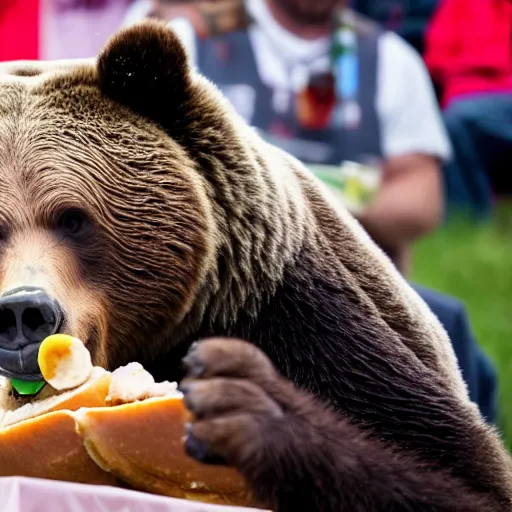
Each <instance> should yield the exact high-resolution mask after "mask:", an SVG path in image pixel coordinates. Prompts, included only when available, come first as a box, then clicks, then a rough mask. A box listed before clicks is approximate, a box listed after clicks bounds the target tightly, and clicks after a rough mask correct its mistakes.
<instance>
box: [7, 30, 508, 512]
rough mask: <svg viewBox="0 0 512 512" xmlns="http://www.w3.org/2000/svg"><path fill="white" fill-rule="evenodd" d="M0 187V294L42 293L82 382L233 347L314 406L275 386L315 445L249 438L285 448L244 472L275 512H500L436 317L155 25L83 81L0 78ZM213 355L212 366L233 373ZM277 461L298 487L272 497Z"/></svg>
mask: <svg viewBox="0 0 512 512" xmlns="http://www.w3.org/2000/svg"><path fill="white" fill-rule="evenodd" d="M0 184H1V185H0V294H3V293H5V292H6V291H8V290H10V289H12V288H13V287H17V286H22V285H27V284H30V285H32V286H39V287H42V288H44V289H45V290H46V291H47V292H48V293H49V294H50V295H51V296H52V297H54V298H56V299H57V300H58V301H59V302H60V304H61V306H62V308H63V310H64V313H65V323H64V326H63V329H64V330H65V331H67V332H70V333H71V334H74V335H75V336H79V337H81V338H82V339H84V340H85V341H86V343H87V344H88V347H89V348H90V350H91V352H92V354H93V358H94V361H95V362H96V363H97V364H100V365H103V366H105V367H108V368H111V369H112V368H115V367H117V366H119V365H121V364H125V363H127V362H128V361H131V360H138V361H140V362H141V363H143V364H145V365H146V366H147V367H148V369H150V370H151V371H152V372H153V373H154V375H155V376H156V377H157V378H162V377H165V378H171V379H173V378H177V379H178V378H180V377H181V376H182V373H181V370H180V361H181V358H182V356H183V355H184V354H185V353H186V352H187V350H188V349H189V347H190V345H191V343H192V342H193V341H194V340H196V339H202V338H207V337H211V336H225V337H230V338H241V339H244V340H248V341H249V342H251V343H252V344H254V345H255V346H257V347H258V348H259V349H261V350H262V351H263V352H265V353H266V354H267V356H268V357H269V358H270V360H271V361H272V362H273V364H274V365H275V367H276V368H277V369H278V371H279V372H280V374H281V375H282V376H283V377H285V378H287V379H290V380H291V381H292V382H293V383H294V384H295V385H297V386H298V387H299V388H302V389H303V390H304V391H309V392H312V393H313V394H315V395H316V396H317V397H319V398H320V399H321V400H322V401H323V402H324V403H325V404H326V405H319V404H318V403H316V402H312V401H311V400H310V399H309V398H308V397H307V395H306V394H304V391H302V392H299V391H297V390H293V392H292V391H290V390H289V391H287V392H286V393H285V394H284V395H283V396H288V397H289V399H290V400H292V401H293V404H294V406H292V405H290V410H291V411H292V416H293V417H300V416H301V414H302V412H301V407H302V406H301V405H300V404H301V403H302V401H304V404H306V405H304V411H305V413H304V414H312V415H317V416H318V417H317V418H315V421H314V423H316V427H315V428H316V430H315V433H314V434H311V432H309V433H308V432H304V431H302V430H300V429H298V430H297V431H294V430H293V428H292V429H290V430H289V431H287V434H285V433H283V432H279V430H278V429H275V430H271V431H269V432H267V434H268V436H267V437H265V438H262V437H261V436H259V437H256V438H248V442H253V443H254V446H253V448H255V453H256V452H257V453H260V454H263V453H267V454H268V453H269V452H268V447H269V446H271V445H272V446H273V445H274V443H275V442H277V440H278V439H280V438H281V436H283V435H288V436H292V437H294V439H291V440H289V441H290V442H292V444H293V443H295V449H294V450H289V451H285V452H280V453H281V454H282V459H280V460H279V461H277V460H270V459H268V461H269V464H270V466H271V467H273V468H274V470H275V473H274V474H270V473H269V475H267V476H269V477H270V478H267V479H265V476H264V477H263V480H261V478H260V480H257V479H256V477H255V476H254V474H251V473H250V471H245V474H246V475H247V476H248V478H249V481H250V482H251V483H252V484H253V486H254V487H257V489H256V490H257V491H258V493H259V495H260V496H263V497H264V498H267V499H269V500H271V501H272V504H273V505H274V507H275V509H276V510H279V511H282V510H296V509H297V508H296V507H295V508H294V503H308V504H309V505H308V507H309V508H308V510H311V511H313V510H329V511H330V510H332V511H334V510H369V508H368V503H370V502H366V501H365V500H366V498H365V494H368V493H370V491H369V490H368V488H366V487H365V485H366V484H367V485H369V486H372V488H373V492H372V493H370V494H371V495H372V496H373V497H374V498H375V496H377V497H379V496H382V501H381V504H380V505H377V504H376V503H377V502H376V501H375V500H374V501H373V502H371V503H372V507H374V509H375V510H476V509H474V508H471V507H470V505H468V504H467V503H469V502H468V496H471V497H472V498H474V499H475V500H476V499H477V497H476V494H477V493H482V494H483V495H485V496H487V497H486V498H482V499H488V500H489V503H490V505H489V507H493V508H489V507H488V508H486V510H507V509H509V508H510V506H511V498H512V489H511V485H512V475H511V466H510V459H509V456H508V454H507V453H506V452H505V450H504V448H503V446H502V445H501V443H500V440H499V438H498V436H497V434H496V432H495V431H494V430H493V429H492V428H490V427H488V426H486V424H485V423H484V421H483V420H482V418H481V417H480V415H479V413H478V411H477V409H476V406H475V405H474V404H472V403H470V401H469V399H468V395H467V392H466V389H465V386H464V384H463V381H462V378H461V375H460V372H459V370H458V367H457V364H456V360H455V356H454V353H453V350H452V348H451V346H450V343H449V340H448V338H447V335H446V333H445V331H444V330H443V328H442V327H441V326H440V324H439V322H438V321H437V319H436V318H435V317H434V315H433V314H432V313H431V312H430V311H429V310H428V308H427V307H426V305H425V304H424V303H423V302H422V301H421V300H420V299H419V297H418V296H417V295H416V294H415V292H413V291H412V290H411V288H410V287H409V286H408V285H407V283H406V282H405V281H404V280H403V279H402V278H401V277H400V275H399V274H398V273H397V271H396V270H395V269H394V268H393V266H392V264H391V263H390V262H389V261H388V260H387V258H386V257H385V256H384V255H383V254H382V253H381V251H379V250H378V249H377V248H376V246H375V245H374V244H373V242H371V240H370V239H369V238H368V236H367V235H366V234H365V233H364V232H363V230H362V229H361V228H360V226H359V224H358V223H357V222H356V221H355V220H354V219H353V218H352V217H351V216H350V215H349V214H348V213H347V212H345V211H344V210H343V209H342V208H341V207H340V206H338V205H337V203H336V201H335V199H334V198H333V197H332V196H331V195H330V194H329V192H328V191H327V190H326V189H325V188H324V187H323V185H321V184H320V183H319V182H318V181H317V180H316V179H315V178H314V177H313V176H311V175H310V173H308V172H307V171H306V169H305V168H304V167H303V166H302V165H301V164H300V163H299V162H298V161H296V160H295V159H294V158H292V157H290V156H289V155H287V154H285V153H284V152H282V151H280V150H278V149H276V148H273V147H271V146H270V145H268V144H267V143H265V142H264V141H262V140H261V139H260V138H259V137H258V136H257V135H256V133H255V132H254V131H253V130H252V129H251V128H249V127H248V126H246V125H245V124H244V123H243V121H242V120H241V119H240V118H239V117H238V116H237V114H236V113H235V112H234V111H233V109H232V108H231V107H230V106H229V105H228V103H227V101H226V100H225V99H224V98H223V97H222V96H221V94H220V93H219V92H218V91H217V90H216V88H215V87H214V86H213V85H212V84H210V83H209V82H207V81H206V80H204V79H203V78H202V77H200V76H198V75H197V74H196V73H195V72H193V71H192V70H191V69H190V68H189V65H188V62H187V58H186V54H185V52H184V50H183V48H182V46H181V44H180V43H179V42H178V39H177V38H176V37H175V35H174V34H173V33H172V32H171V31H169V30H167V29H166V28H165V27H164V26H163V25H160V24H158V23H155V22H148V23H145V24H142V25H140V26H137V27H134V28H131V29H128V30H124V31H122V32H120V33H118V34H117V35H116V36H115V37H114V38H113V39H112V40H111V41H110V42H109V44H108V45H107V47H106V49H105V50H104V51H103V52H102V54H101V55H100V57H99V59H98V61H97V64H96V65H95V64H94V63H93V62H89V61H84V62H77V61H75V62H60V63H38V62H30V63H25V62H21V63H6V64H3V65H1V66H0ZM76 215H78V216H79V219H80V223H79V229H78V231H77V230H76V229H70V225H71V224H72V225H73V226H75V227H76V224H73V223H72V222H71V224H70V219H72V220H74V219H76ZM233 347H234V348H233V350H234V355H230V352H229V351H228V352H227V354H226V357H227V358H228V360H231V359H233V358H234V360H237V361H239V362H240V359H237V358H236V353H235V352H236V350H235V347H236V345H235V342H233ZM255 357H256V356H255ZM241 377H242V378H244V379H245V378H247V376H246V375H245V374H243V373H242V375H241ZM272 382H277V381H276V379H274V380H273V381H272ZM283 386H285V387H286V384H284V383H283ZM263 389H266V388H265V387H263ZM267 391H269V390H268V389H267ZM277 392H278V391H277ZM280 400H281V399H279V400H278V399H276V400H275V401H276V403H278V405H279V406H280V407H282V406H283V402H282V400H281V401H280ZM297 404H298V405H297ZM239 405H243V404H239ZM246 405H247V404H246ZM326 406H327V407H330V408H331V409H333V411H336V414H337V415H334V414H335V413H334V412H332V413H331V412H329V411H327V409H325V407H326ZM302 419H304V418H303V417H302ZM291 423H293V422H291ZM356 426H357V427H356ZM308 428H309V427H308ZM324 431H325V437H323V432H324ZM363 431H364V432H365V435H364V436H363V433H362V432H363ZM274 434H275V436H276V439H273V438H272V436H273V435H274ZM300 435H304V438H303V439H304V440H307V439H310V440H311V442H310V443H307V442H306V441H304V443H302V441H301V439H299V438H298V437H297V436H300ZM311 436H313V437H311ZM251 439H253V440H252V441H251ZM361 439H364V441H361ZM258 443H259V444H258ZM265 443H267V444H268V446H267V445H266V444H265ZM301 443H302V444H301ZM381 443H382V445H381ZM385 445H390V446H392V447H393V451H388V448H387V447H386V446H385ZM317 448H318V452H316V451H315V450H317ZM349 448H350V449H352V450H353V458H352V459H351V461H350V462H351V463H350V464H348V465H347V466H345V465H344V464H345V458H344V456H343V453H344V452H345V450H347V449H349ZM296 451H298V453H297V455H300V454H303V455H304V460H305V461H307V463H306V464H307V465H308V470H309V471H310V475H309V477H308V478H305V479H304V480H303V481H299V480H294V481H290V482H287V481H286V474H287V472H289V474H290V475H292V474H294V473H293V470H292V469H293V468H295V469H296V466H295V465H294V459H293V457H294V453H295V452H296ZM394 451H397V452H398V453H399V454H404V455H403V457H404V459H403V460H407V461H408V462H407V463H404V464H402V465H400V464H401V463H400V461H401V460H402V459H401V458H400V457H401V456H402V455H396V456H395V454H394ZM328 453H330V454H331V456H332V457H334V459H333V460H331V461H330V462H329V463H327V462H326V458H325V456H324V455H323V454H328ZM405 454H407V455H405ZM196 456H197V454H196ZM258 460H262V459H261V457H260V458H259V459H258ZM372 460H375V467H373V468H372V467H371V462H372ZM397 460H398V462H396V461H397ZM412 460H414V461H415V462H411V461H412ZM295 462H297V461H295ZM297 463H298V462H297ZM269 464H267V467H268V465H269ZM280 464H281V465H280ZM262 467H263V466H262ZM313 468H314V469H313ZM385 468H397V469H396V471H394V472H393V471H391V472H390V473H389V474H386V469H385ZM400 468H401V470H399V469H400ZM240 469H242V470H244V468H240ZM245 469H246V468H245ZM436 471H439V473H437V472H436ZM349 473H350V474H351V475H352V479H351V480H350V484H346V482H347V479H346V478H347V475H348V474H349ZM393 475H395V477H394V476H393ZM406 477H407V478H406ZM251 478H252V480H251ZM409 478H410V480H408V479H409ZM276 479H277V480H276ZM432 479H433V480H432ZM274 480H275V481H274ZM327 481H328V482H329V483H327ZM262 482H263V483H262ZM294 482H295V483H294ZM318 482H320V484H318ZM433 482H434V484H433ZM435 482H437V483H435ZM281 483H282V484H283V485H282V491H280V490H279V489H280V484H281ZM317 484H318V485H324V486H325V487H322V488H319V487H317V488H315V485H317ZM265 485H266V486H267V487H266V489H263V488H262V487H265ZM432 485H434V487H436V485H437V486H440V488H439V492H440V493H441V496H440V497H439V499H440V500H442V499H444V500H445V502H444V503H445V504H448V503H449V504H450V505H449V506H448V505H446V506H445V508H442V507H441V506H440V505H439V504H438V502H436V501H435V499H434V497H433V494H435V493H433V492H431V491H432ZM290 486H291V487H290ZM373 486H374V487H373ZM363 488H365V491H362V489H363ZM422 489H424V490H425V492H423V491H422ZM429 489H430V490H429ZM276 493H277V494H276ZM404 493H405V494H404ZM326 494H329V495H332V499H331V500H330V501H329V502H328V501H326V498H325V495H326ZM405 495H407V500H406V499H405V498H404V496H405ZM294 496H295V497H294ZM299 497H300V499H301V500H302V501H300V502H299V501H297V500H298V499H299ZM368 499H369V498H368ZM478 499H481V498H478ZM308 500H309V501H308ZM322 500H324V501H322ZM450 500H451V501H450ZM402 503H406V504H408V506H409V508H405V505H404V506H403V507H402V508H400V507H401V506H402ZM439 503H441V502H439ZM475 503H476V502H475ZM365 507H366V508H365ZM450 507H451V508H450ZM478 510H482V508H480V509H478Z"/></svg>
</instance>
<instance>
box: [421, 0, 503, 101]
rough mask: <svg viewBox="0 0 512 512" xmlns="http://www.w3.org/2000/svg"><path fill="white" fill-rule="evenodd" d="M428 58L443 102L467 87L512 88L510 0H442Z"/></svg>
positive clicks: (432, 26)
mask: <svg viewBox="0 0 512 512" xmlns="http://www.w3.org/2000/svg"><path fill="white" fill-rule="evenodd" d="M425 61H426V63H427V66H428V68H429V70H430V73H431V74H432V76H433V78H434V79H435V80H436V81H437V82H438V83H439V84H440V85H441V87H442V88H443V105H444V106H446V105H447V104H448V103H449V102H450V101H451V100H452V99H453V98H455V97H457V96H460V95H464V94H468V93H486V92H487V93H489V92H504V91H510V92H512V2H510V0H441V2H440V5H439V7H438V10H437V12H436V13H435V15H434V17H433V18H432V20H431V23H430V26H429V28H428V30H427V35H426V53H425Z"/></svg>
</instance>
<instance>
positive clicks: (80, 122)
mask: <svg viewBox="0 0 512 512" xmlns="http://www.w3.org/2000/svg"><path fill="white" fill-rule="evenodd" d="M227 109H229V107H228V106H227V104H226V103H224V102H223V99H222V98H221V97H220V94H218V93H217V91H216V90H215V89H214V87H213V86H211V85H210V84H208V83H206V81H204V80H203V79H202V78H200V77H196V78H194V77H193V74H192V72H191V71H190V69H189V65H188V62H187V58H186V54H185V52H184V49H183V48H182V46H181V45H180V43H179V42H178V40H177V38H176V36H175V35H174V34H173V33H172V32H171V31H170V30H168V29H167V28H165V27H164V26H163V25H161V24H159V23H156V22H148V23H144V24H142V25H139V26H137V27H133V28H131V29H128V30H125V31H122V32H120V33H118V34H117V35H116V36H115V37H113V38H112V40H111V41H110V42H109V44H108V45H107V46H106V48H105V50H104V51H103V53H102V54H101V55H100V57H99V58H98V60H97V61H95V62H88V61H87V62H81V61H80V62H76V61H75V62H58V63H44V62H29V63H27V62H18V63H5V64H3V65H2V66H1V67H0V367H1V369H2V373H4V374H9V375H11V376H14V377H20V378H26V379H27V378H37V374H38V370H37V362H36V353H37V349H38V344H39V343H40V342H41V341H42V339H43V338H44V337H45V336H47V335H48V334H50V333H53V332H57V331H58V332H66V333H70V334H72V335H74V336H78V337H80V338H81V339H83V340H84V341H85V342H86V343H87V346H88V347H89V348H90V350H91V352H92V354H93V359H94V362H95V363H96V364H99V365H103V366H106V367H112V365H116V364H119V363H121V362H126V361H128V360H130V359H134V358H138V359H139V360H144V359H147V358H151V357H154V355H155V354H158V353H161V352H162V351H163V350H164V349H163V347H162V344H169V343H174V342H175V341H176V340H178V339H179V338H180V337H181V338H182V337H184V336H186V335H187V333H191V332H193V331H194V329H195V328H197V325H196V324H197V323H198V322H200V321H201V318H202V316H201V312H204V310H205V308H206V307H207V304H208V307H210V308H213V309H215V305H214V304H212V300H213V299H212V297H214V296H215V297H218V296H219V290H220V287H221V284H219V283H220V282H221V281H222V279H224V280H227V281H231V282H232V284H233V286H232V287H231V291H229V292H226V294H225V295H229V294H230V293H233V294H235V295H236V293H237V292H236V290H237V281H236V279H234V280H233V279H231V278H230V277H229V276H228V275H227V273H226V272H227V271H226V268H225V265H226V259H229V258H231V259H237V260H238V261H239V262H240V266H239V268H240V271H241V272H243V271H244V270H245V271H247V272H249V270H248V267H249V265H250V263H249V262H248V261H249V259H250V258H251V257H252V256H256V255H255V254H251V253H253V252H258V250H257V249H255V244H254V243H248V245H247V246H244V243H243V236H242V237H239V238H238V240H239V245H240V246H239V247H233V244H231V243H229V244H228V243H227V238H229V234H228V232H227V230H235V231H236V230H239V231H240V232H243V231H244V223H246V224H250V223H258V222H260V221H261V219H258V214H255V213H254V211H255V210H254V205H256V204H258V203H259V204H260V206H262V207H263V206H264V204H262V202H264V199H265V197H264V195H262V194H261V193H260V192H259V191H258V188H257V186H256V185H255V184H256V183H257V180H258V171H257V170H256V171H254V173H253V174H254V176H253V178H251V180H249V181H247V180H244V176H243V175H244V173H245V174H247V173H248V172H249V164H248V163H246V164H244V163H241V158H242V153H243V152H244V149H243V146H242V145H240V149H239V150H238V146H237V143H236V140H237V134H235V133H234V131H233V128H232V127H231V125H230V123H229V122H227V121H226V120H225V119H224V113H225V112H227ZM232 115H233V114H232V113H230V114H229V116H232ZM226 119H227V118H226ZM222 137H229V138H230V140H231V143H230V144H229V145H226V144H224V141H223V139H222ZM228 146H229V147H228ZM245 159H246V160H248V158H247V157H245ZM244 165H245V167H244ZM250 165H251V166H252V168H251V172H252V171H253V170H254V167H255V166H256V165H257V163H256V162H251V163H250ZM230 166H231V168H232V169H235V168H236V170H237V176H235V177H234V178H233V180H232V181H230V178H229V177H227V174H225V173H221V172H220V171H221V168H222V170H225V169H228V168H230ZM276 193H277V192H276ZM242 194H244V195H246V196H248V197H249V199H245V200H244V201H243V203H242V202H241V201H240V197H241V195H242ZM267 195H268V194H267ZM227 198H229V199H227ZM226 202H229V204H230V205H231V206H230V208H231V210H232V211H230V213H229V218H230V222H229V224H230V226H228V227H227V224H228V222H227V215H226V212H225V205H223V204H222V203H226ZM249 203H251V204H249ZM246 208H247V210H246ZM278 224H279V222H278ZM277 229H279V226H278V227H277ZM259 245H262V244H259ZM262 250H263V248H262ZM221 253H222V258H221V259H222V261H221V259H220V254H221ZM245 260H247V263H246V264H244V261H245ZM266 270H268V269H262V276H263V275H264V273H265V271H266ZM250 272H251V273H252V270H251V271H250ZM240 293H241V294H242V292H240ZM224 299H226V297H224ZM243 300H244V297H241V296H237V297H236V298H233V303H235V302H236V303H237V304H240V303H241V302H243ZM228 302H229V301H226V300H224V302H223V304H224V305H226V304H227V303H228ZM218 309H219V311H220V309H221V308H220V307H219V308H218ZM228 309H229V308H228ZM224 314H226V315H229V312H228V311H227V310H226V312H225V313H224Z"/></svg>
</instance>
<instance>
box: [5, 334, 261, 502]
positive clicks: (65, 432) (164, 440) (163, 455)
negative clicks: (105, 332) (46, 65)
mask: <svg viewBox="0 0 512 512" xmlns="http://www.w3.org/2000/svg"><path fill="white" fill-rule="evenodd" d="M53 342H55V340H53ZM67 346H68V348H70V347H71V352H69V351H67V350H64V351H62V354H65V357H67V358H70V357H71V358H72V357H73V350H74V349H73V348H72V347H76V343H73V344H68V345H67ZM48 347H50V348H52V347H51V346H50V345H47V348H48ZM53 347H54V348H55V347H57V349H56V350H53V348H52V350H53V352H52V350H48V351H47V355H48V354H49V356H48V357H49V358H53V357H55V354H57V353H58V352H59V350H60V349H59V344H58V343H54V345H53ZM77 351H78V352H80V351H81V348H77ZM82 356H83V354H82V355H80V357H82ZM45 357H46V356H45ZM82 360H83V357H82ZM57 363H58V364H55V365H54V366H52V368H54V369H56V371H58V368H61V371H68V370H70V369H71V370H72V372H74V373H73V375H78V374H80V375H81V376H82V377H83V373H80V372H78V373H77V372H76V365H75V364H74V362H73V361H70V360H68V361H67V362H65V363H62V364H61V363H59V362H57ZM44 364H45V363H43V365H44ZM50 374H52V372H51V371H50ZM69 375H71V373H70V374H69ZM69 375H67V376H63V377H62V378H61V377H59V376H58V375H56V374H52V381H53V382H54V383H60V384H64V385H65V387H68V386H69V383H70V382H71V381H70V378H69ZM82 377H80V379H78V380H83V379H82ZM52 395H53V396H52ZM0 416H1V419H0V427H1V428H0V476H26V477H37V478H47V479H54V480H64V481H71V482H78V483H92V484H99V485H124V486H129V487H132V488H134V489H137V490H141V491H147V492H151V493H155V494H161V495H166V496H171V497H176V498H185V499H192V500H197V501H203V502H208V503H217V504H228V505H250V504H251V497H250V496H249V494H248V493H247V491H246V488H245V485H244V481H243V479H242V477H241V475H240V474H238V473H237V472H236V471H235V470H232V469H229V468H222V467H212V466H207V465H203V464H200V463H198V462H196V461H195V460H193V459H192V458H190V457H188V456H187V455H186V453H185V451H184V447H183V433H184V423H185V421H186V417H187V411H186V409H185V407H184V404H183V399H182V395H181V393H179V392H178V391H177V389H176V384H175V383H169V382H165V383H155V382H154V380H153V378H152V377H151V375H150V374H149V373H148V372H146V371H145V370H144V369H143V368H142V366H141V365H139V364H137V363H131V364H129V365H127V366H126V367H123V368H120V369H118V370H116V371H115V372H113V373H109V372H107V371H105V370H103V369H101V368H97V367H94V368H92V369H91V371H90V375H89V377H88V379H87V380H86V381H85V382H84V383H82V384H81V385H80V386H78V387H77V388H75V389H72V390H68V391H64V392H57V391H56V390H54V389H53V388H51V386H47V387H46V388H44V389H43V391H42V392H41V393H40V395H39V396H38V397H37V398H35V399H32V400H31V401H30V402H28V403H26V404H24V405H22V406H21V407H18V408H14V409H12V410H4V411H3V414H2V413H1V412H0Z"/></svg>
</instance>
